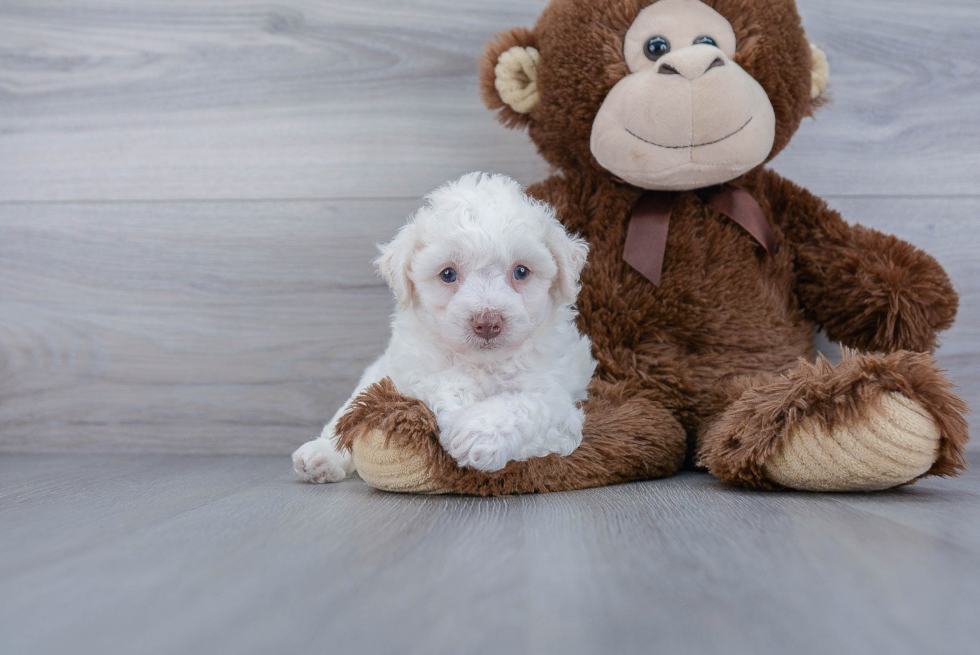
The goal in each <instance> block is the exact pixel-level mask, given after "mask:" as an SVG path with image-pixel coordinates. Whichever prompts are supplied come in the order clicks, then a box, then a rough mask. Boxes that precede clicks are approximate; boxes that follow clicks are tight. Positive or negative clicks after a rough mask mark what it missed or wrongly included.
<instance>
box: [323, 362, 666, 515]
mask: <svg viewBox="0 0 980 655" xmlns="http://www.w3.org/2000/svg"><path fill="white" fill-rule="evenodd" d="M584 407H585V411H586V419H585V428H584V430H583V440H582V445H581V446H579V447H578V448H577V449H576V450H575V452H573V453H572V454H571V455H569V456H567V457H559V456H558V455H549V456H548V457H540V458H537V459H532V460H528V461H526V462H511V463H510V464H509V465H508V466H507V467H506V468H504V469H503V470H502V471H498V472H496V473H480V472H479V471H475V470H473V469H469V468H459V467H458V466H457V465H456V462H455V461H454V460H453V459H452V458H451V457H450V456H449V455H447V454H446V452H445V451H444V450H443V449H442V446H440V445H439V437H438V432H437V430H438V427H437V425H436V421H435V417H434V416H433V415H432V412H431V411H429V408H428V407H426V406H425V405H424V404H423V403H422V402H421V401H419V400H416V399H414V398H406V397H405V396H402V395H400V394H399V393H398V392H397V391H396V390H395V386H394V384H392V382H391V379H390V378H385V379H384V380H382V381H381V382H379V383H377V384H374V385H372V386H370V387H368V389H366V390H365V391H364V392H363V393H362V394H361V395H360V396H358V397H357V399H356V401H355V402H354V403H353V404H352V405H351V407H350V409H348V411H347V413H346V414H345V415H344V416H343V418H342V419H341V420H340V422H339V423H338V425H337V431H338V433H340V434H342V435H343V437H342V438H341V440H340V443H339V445H340V447H341V448H346V449H348V450H350V449H352V448H353V446H354V444H355V443H356V440H357V437H359V436H360V435H361V434H363V432H364V431H365V430H367V429H371V428H374V429H378V430H381V431H382V432H383V433H385V434H386V435H387V436H388V439H387V440H386V445H387V446H388V447H389V448H400V449H404V450H407V451H413V452H416V453H423V454H424V455H425V458H426V459H427V460H428V461H429V462H430V468H429V475H430V476H431V479H432V480H433V481H434V482H436V484H437V486H439V487H441V488H444V489H450V490H454V491H456V492H458V493H465V494H471V495H477V496H498V495H504V494H519V493H545V492H549V491H569V490H572V489H585V488H588V487H599V486H603V485H608V484H616V483H619V482H630V481H633V480H650V479H653V478H660V477H667V476H669V475H673V474H674V473H676V472H677V471H678V470H680V468H681V464H682V463H683V462H684V453H685V435H684V430H683V429H681V427H680V425H678V424H677V421H676V420H674V418H673V417H671V415H670V413H669V412H667V411H666V410H665V409H663V408H662V407H660V406H658V405H657V404H656V402H653V401H646V402H644V401H643V400H641V399H639V398H636V397H633V396H632V394H629V393H628V392H626V390H625V385H621V384H620V385H617V384H609V383H605V382H602V381H599V380H596V381H594V382H593V383H592V385H591V386H590V388H589V399H588V400H587V401H586V402H585V404H584Z"/></svg>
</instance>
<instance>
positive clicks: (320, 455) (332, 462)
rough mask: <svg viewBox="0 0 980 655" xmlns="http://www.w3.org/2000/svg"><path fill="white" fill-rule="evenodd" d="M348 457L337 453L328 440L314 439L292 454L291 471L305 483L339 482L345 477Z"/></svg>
mask: <svg viewBox="0 0 980 655" xmlns="http://www.w3.org/2000/svg"><path fill="white" fill-rule="evenodd" d="M349 457H350V455H348V454H346V453H341V452H339V451H337V449H336V448H334V446H333V444H332V443H330V441H329V440H327V439H314V440H313V441H308V442H306V443H305V444H303V445H302V446H300V447H299V448H297V449H296V452H294V453H293V469H295V471H296V473H298V474H299V477H300V478H302V479H303V480H304V481H305V482H315V483H323V482H340V481H341V480H343V479H345V478H346V477H347V461H348V458H349Z"/></svg>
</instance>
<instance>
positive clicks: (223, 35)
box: [0, 0, 980, 200]
mask: <svg viewBox="0 0 980 655" xmlns="http://www.w3.org/2000/svg"><path fill="white" fill-rule="evenodd" d="M543 5H544V1H543V0H527V1H518V0H507V1H504V2H492V3H487V2H478V1H476V0H465V1H460V0H426V1H424V2H423V1H418V2H413V3H402V2H394V1H384V0H371V1H369V2H367V1H366V2H357V3H349V2H337V1H335V2H311V1H300V0H292V1H277V2H272V3H265V4H260V5H256V4H249V3H245V2H240V1H220V0H207V1H205V2H199V1H196V0H195V1H193V2H192V1H190V0H181V1H180V2H165V3H164V2H144V3H139V4H119V3H113V4H105V3H99V2H95V1H93V0H85V1H83V2H63V1H54V0H40V1H38V0H30V1H27V0H16V1H12V0H8V1H7V2H4V3H2V4H0V200H109V199H122V200H140V199H143V200H154V199H189V198H194V199H239V198H336V197H379V196H384V197H415V196H418V195H420V194H421V193H424V192H425V191H427V190H428V189H429V188H431V187H433V186H435V185H436V184H438V183H440V182H442V181H444V180H446V179H450V178H453V177H455V176H457V175H459V174H460V173H463V172H466V171H469V170H496V171H500V172H505V173H509V174H512V175H514V176H516V177H518V178H519V179H521V180H523V181H525V182H530V181H534V180H537V179H540V178H541V177H543V176H544V174H545V166H544V164H543V163H542V161H541V160H540V158H539V157H538V156H537V155H536V154H535V152H534V149H533V147H532V146H531V145H530V143H529V142H528V141H527V139H526V137H525V136H524V135H523V134H520V133H516V132H511V131H507V130H504V129H503V128H501V127H499V126H498V125H496V124H495V123H494V122H493V119H492V117H491V115H490V114H489V112H487V111H486V110H485V109H484V108H483V107H482V105H481V103H480V100H479V97H478V93H477V86H476V79H475V76H476V65H475V58H476V56H477V55H478V53H479V52H480V51H481V49H482V47H483V44H484V42H485V41H486V40H487V39H488V38H489V37H490V36H491V35H492V34H493V33H495V32H497V31H500V30H502V29H506V28H508V27H511V26H514V25H528V26H530V25H532V24H533V22H534V20H535V19H536V17H537V15H538V14H539V13H540V10H541V8H542V7H543ZM799 6H800V10H801V12H802V14H803V16H804V19H805V24H806V25H807V28H808V30H809V33H810V35H811V37H812V38H813V39H814V40H815V41H817V42H819V43H820V44H821V45H822V46H823V47H824V48H825V49H826V50H827V52H828V55H829V57H830V61H831V64H832V66H833V80H832V86H831V89H832V93H833V98H834V102H833V104H831V105H830V106H828V107H826V108H824V109H823V110H822V111H821V112H820V113H819V115H818V119H817V120H816V121H807V122H806V123H805V124H804V126H803V128H802V130H801V132H800V134H799V136H798V137H797V138H796V140H795V141H794V143H793V144H792V145H791V147H790V149H789V150H788V151H787V152H786V153H784V154H783V155H781V156H780V157H779V158H778V159H777V162H776V166H777V168H779V169H780V170H781V171H784V172H786V173H787V174H789V175H790V176H791V177H793V178H795V179H796V180H798V181H799V182H800V183H802V184H805V185H808V186H810V187H812V188H813V189H814V190H815V191H817V192H818V193H821V194H837V195H840V194H846V195H855V194H858V195H860V194H871V195H885V194H917V195H922V194H960V195H963V194H976V193H977V192H978V188H980V177H978V174H977V170H978V169H980V153H978V151H977V149H976V148H975V147H974V146H973V144H974V143H975V142H976V141H977V138H978V137H980V121H978V119H977V116H980V92H978V89H980V69H978V68H977V67H976V66H975V65H974V64H973V62H975V61H977V60H978V59H980V41H978V40H977V39H976V38H975V35H976V33H977V32H978V31H980V11H977V7H976V3H975V2H973V0H935V1H933V2H929V3H922V2H913V1H912V0H867V1H865V2H861V3H853V2H851V1H850V0H800V1H799Z"/></svg>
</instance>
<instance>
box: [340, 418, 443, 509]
mask: <svg viewBox="0 0 980 655" xmlns="http://www.w3.org/2000/svg"><path fill="white" fill-rule="evenodd" d="M353 459H354V465H355V466H356V467H357V473H358V475H360V476H361V479H362V480H364V481H365V482H367V483H368V484H369V485H371V486H372V487H374V488H376V489H382V490H384V491H394V492H396V493H415V494H441V493H452V491H451V490H449V489H444V488H442V487H439V486H438V485H436V484H434V483H433V482H432V480H430V479H429V477H428V469H427V465H428V462H427V461H426V459H425V458H423V457H422V456H420V455H418V454H416V453H414V452H410V451H403V450H400V449H398V448H395V447H386V446H385V434H384V433H383V432H381V431H380V430H371V431H369V432H367V433H365V434H363V435H361V436H360V437H359V438H358V439H357V441H356V442H355V444H354V452H353Z"/></svg>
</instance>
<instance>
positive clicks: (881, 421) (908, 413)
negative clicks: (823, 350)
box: [763, 392, 940, 491]
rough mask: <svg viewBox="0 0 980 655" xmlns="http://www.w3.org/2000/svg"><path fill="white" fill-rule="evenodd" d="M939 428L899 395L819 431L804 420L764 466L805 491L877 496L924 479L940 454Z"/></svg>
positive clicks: (780, 481)
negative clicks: (871, 494)
mask: <svg viewBox="0 0 980 655" xmlns="http://www.w3.org/2000/svg"><path fill="white" fill-rule="evenodd" d="M939 438H940V432H939V426H938V425H937V424H936V422H935V420H933V418H932V417H931V416H930V415H929V413H928V412H927V411H926V410H925V408H924V407H922V405H920V404H919V403H917V402H915V401H914V400H912V399H911V398H908V397H906V396H904V395H902V394H900V393H896V392H892V393H887V394H885V395H884V396H883V397H882V398H881V399H880V404H879V406H878V407H876V408H874V409H869V410H868V411H867V413H866V414H864V415H863V416H861V417H860V418H859V419H857V420H855V421H854V422H852V423H848V424H845V425H835V426H833V427H829V428H828V427H824V426H822V425H820V423H819V422H818V421H816V420H814V419H813V418H806V419H804V420H803V421H801V422H800V423H798V424H797V425H795V426H794V427H793V428H792V429H791V430H790V431H789V433H788V434H787V435H786V441H785V443H784V444H783V447H782V450H780V451H779V452H777V453H776V454H775V455H774V456H773V457H772V458H770V459H769V460H768V461H767V462H766V463H765V464H764V465H763V471H765V473H766V475H767V477H769V479H771V480H772V481H773V482H776V483H777V484H780V485H782V486H784V487H789V488H791V489H801V490H804V491H878V490H880V489H889V488H891V487H895V486H898V485H902V484H906V483H908V482H911V481H912V480H915V479H916V478H919V477H921V476H923V475H925V474H926V473H927V472H928V471H929V469H930V468H932V465H933V463H934V462H935V461H936V456H937V454H938V450H939Z"/></svg>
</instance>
